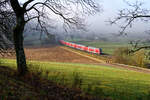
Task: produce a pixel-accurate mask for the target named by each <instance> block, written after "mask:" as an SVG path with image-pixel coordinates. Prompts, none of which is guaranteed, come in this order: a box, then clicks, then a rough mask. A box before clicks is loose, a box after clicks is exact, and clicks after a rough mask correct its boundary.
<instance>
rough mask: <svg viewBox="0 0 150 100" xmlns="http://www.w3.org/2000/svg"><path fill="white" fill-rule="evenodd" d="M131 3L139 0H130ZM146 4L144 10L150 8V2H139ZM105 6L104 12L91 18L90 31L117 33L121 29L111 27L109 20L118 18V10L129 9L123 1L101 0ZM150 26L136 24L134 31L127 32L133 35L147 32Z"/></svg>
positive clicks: (146, 0)
mask: <svg viewBox="0 0 150 100" xmlns="http://www.w3.org/2000/svg"><path fill="white" fill-rule="evenodd" d="M128 1H129V2H131V3H132V2H136V1H137V0H128ZM138 1H141V2H144V4H143V8H148V9H149V6H150V0H138ZM99 2H100V3H101V4H102V6H103V10H104V11H103V12H102V13H100V14H97V15H95V16H91V17H89V19H88V20H89V23H90V25H91V27H90V29H91V30H92V31H93V32H96V33H116V32H118V31H119V28H118V27H117V26H115V25H113V26H110V25H108V24H109V23H108V22H106V21H108V19H109V18H114V17H115V16H117V13H118V10H120V9H123V8H128V5H127V4H126V3H125V2H124V1H123V0H99ZM149 25H150V24H145V23H142V22H140V21H139V22H136V23H135V24H134V26H133V27H132V29H128V30H127V32H131V33H142V32H144V31H145V30H149V28H150V27H149Z"/></svg>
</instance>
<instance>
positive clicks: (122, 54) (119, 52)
mask: <svg viewBox="0 0 150 100" xmlns="http://www.w3.org/2000/svg"><path fill="white" fill-rule="evenodd" d="M129 51H130V50H129V49H128V48H125V47H122V48H117V49H116V50H115V51H114V53H113V56H114V57H113V62H115V63H121V64H131V63H132V64H133V63H134V60H133V59H132V57H131V54H130V53H129Z"/></svg>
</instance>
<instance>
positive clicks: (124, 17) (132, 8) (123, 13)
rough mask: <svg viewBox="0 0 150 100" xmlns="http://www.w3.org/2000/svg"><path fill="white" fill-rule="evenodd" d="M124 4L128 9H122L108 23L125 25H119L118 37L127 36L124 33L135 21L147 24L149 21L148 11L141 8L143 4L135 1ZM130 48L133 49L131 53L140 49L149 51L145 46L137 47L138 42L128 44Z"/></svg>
mask: <svg viewBox="0 0 150 100" xmlns="http://www.w3.org/2000/svg"><path fill="white" fill-rule="evenodd" d="M124 2H125V3H126V4H127V5H128V6H129V8H126V9H122V10H120V11H119V13H118V16H117V17H116V18H114V19H113V20H109V23H110V24H111V25H112V24H118V23H119V22H123V23H125V24H123V25H121V26H120V28H121V30H120V35H123V34H127V33H126V32H125V31H126V29H127V28H132V25H133V24H134V23H135V22H136V21H139V20H140V21H144V22H149V20H150V9H147V8H142V6H143V4H144V3H143V2H139V1H136V2H135V3H130V2H128V1H125V0H124ZM130 44H132V46H133V47H134V50H132V51H131V52H136V51H139V50H141V49H149V48H150V46H147V45H142V46H141V45H138V44H139V41H137V42H135V41H134V42H130Z"/></svg>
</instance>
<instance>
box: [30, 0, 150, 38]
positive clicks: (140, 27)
mask: <svg viewBox="0 0 150 100" xmlns="http://www.w3.org/2000/svg"><path fill="white" fill-rule="evenodd" d="M96 1H98V2H99V3H100V5H101V6H102V11H101V12H100V13H97V14H95V15H92V16H88V17H86V19H85V20H86V21H85V22H86V23H85V24H86V29H87V31H82V30H68V32H66V31H65V30H64V29H63V27H62V24H61V26H60V23H59V22H58V23H57V25H56V28H55V30H54V29H52V30H51V32H50V33H52V34H57V35H60V36H61V37H62V36H64V37H65V38H70V37H73V36H74V37H76V38H85V37H87V36H89V37H93V36H95V38H96V37H100V38H99V39H101V38H108V39H109V40H111V39H116V40H117V39H118V38H119V39H122V38H126V39H127V40H130V39H146V38H149V35H147V33H145V31H147V30H149V26H150V24H149V23H146V22H141V21H140V20H136V22H135V23H134V24H133V26H132V27H131V28H127V30H126V33H128V35H127V36H122V37H118V38H116V34H119V30H120V28H119V27H118V26H117V25H113V26H112V25H110V24H109V22H108V20H109V19H114V18H115V17H116V16H117V14H118V10H120V9H124V8H129V6H128V5H127V4H126V3H125V0H96ZM128 1H129V2H130V3H133V2H136V1H137V0H128ZM138 1H140V2H143V3H144V4H143V6H142V8H147V9H149V8H148V7H149V5H150V1H149V0H138ZM56 20H57V19H56ZM55 24H56V23H55ZM123 24H124V23H119V25H123ZM37 33H38V32H37ZM33 36H34V35H33Z"/></svg>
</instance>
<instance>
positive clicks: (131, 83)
mask: <svg viewBox="0 0 150 100" xmlns="http://www.w3.org/2000/svg"><path fill="white" fill-rule="evenodd" d="M0 62H1V65H2V66H9V67H12V68H14V69H15V68H16V64H15V60H8V59H1V60H0ZM28 65H29V66H30V69H32V70H35V71H37V70H39V71H41V72H42V75H43V77H47V79H49V80H53V81H55V82H57V83H59V84H63V85H67V86H72V85H73V86H77V87H80V88H82V89H83V90H84V91H85V92H88V93H91V94H93V95H96V96H98V94H99V95H100V96H101V95H102V94H103V95H104V96H107V97H112V98H113V100H149V98H148V96H149V95H150V93H149V91H150V74H146V73H140V72H135V71H129V70H124V69H117V68H112V67H106V66H97V65H89V64H74V63H55V62H53V63H52V62H35V61H32V62H28Z"/></svg>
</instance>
